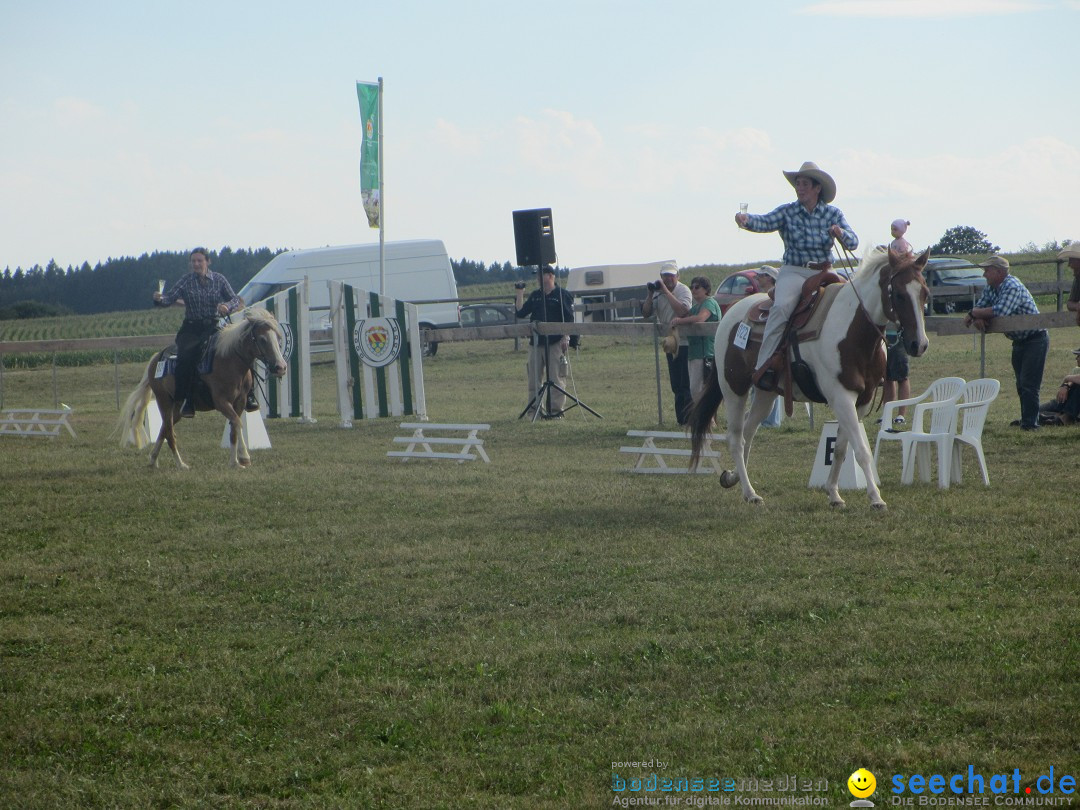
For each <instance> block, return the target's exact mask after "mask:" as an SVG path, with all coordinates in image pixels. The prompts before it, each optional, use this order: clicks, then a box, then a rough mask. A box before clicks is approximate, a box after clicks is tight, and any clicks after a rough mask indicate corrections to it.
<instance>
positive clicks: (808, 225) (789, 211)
mask: <svg viewBox="0 0 1080 810" xmlns="http://www.w3.org/2000/svg"><path fill="white" fill-rule="evenodd" d="M784 177H786V178H787V181H788V182H789V183H791V185H792V187H793V188H794V189H795V198H796V199H795V202H791V203H785V204H784V205H781V206H780V207H779V208H776V209H774V210H773V211H771V212H770V213H768V214H744V213H742V212H740V213H738V214H736V215H735V224H737V225H738V226H739V227H740V228H742V229H744V230H747V231H752V232H753V233H772V232H773V231H779V233H780V238H781V239H782V240H783V241H784V264H783V266H782V267H781V268H780V270H779V272H778V274H777V279H776V290H775V292H774V294H773V295H774V298H775V301H774V303H773V305H772V308H771V309H770V310H769V319H768V320H767V321H766V322H765V334H764V336H763V337H762V342H761V349H760V351H759V352H758V359H757V368H758V370H760V369H764V368H766V367H767V366H768V365H769V364H770V363H771V361H772V358H773V355H774V354H775V353H776V350H777V347H778V346H779V345H780V340H781V338H782V337H783V335H784V329H785V328H786V327H787V322H788V318H790V317H791V313H792V312H793V311H794V309H795V307H796V305H797V304H798V303H799V294H800V292H801V291H802V285H803V282H804V281H806V279H808V278H810V277H811V276H813V275H815V274H817V273H818V272H820V271H822V270H827V269H829V268H830V267H832V259H833V254H832V244H833V240H834V239H836V240H839V242H840V244H842V245H843V246H844V247H845V248H847V249H848V250H851V251H854V250H855V249H857V248H858V247H859V237H858V236H856V235H855V231H853V230H852V229H851V226H850V225H848V223H847V220H846V219H845V218H844V212H843V211H841V210H840V209H839V208H837V207H836V206H833V205H830V203H831V202H832V201H833V200H834V199H835V198H836V182H835V181H834V180H833V179H832V177H831V176H830V175H828V174H827V173H826V172H823V171H822V170H821V169H819V168H818V167H817V164H815V163H811V162H810V161H807V162H806V163H803V165H802V166H801V167H800V168H799V169H797V170H796V171H790V172H784ZM775 376H776V375H775V373H774V372H772V369H770V370H769V375H767V376H766V377H764V378H762V379H761V380H760V381H759V383H758V385H759V386H761V387H762V388H766V389H769V390H771V389H773V388H775V387H776V380H775ZM770 377H771V379H770Z"/></svg>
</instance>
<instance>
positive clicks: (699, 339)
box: [671, 276, 720, 399]
mask: <svg viewBox="0 0 1080 810" xmlns="http://www.w3.org/2000/svg"><path fill="white" fill-rule="evenodd" d="M690 295H691V296H692V297H693V302H694V303H693V306H691V307H690V312H689V313H687V314H686V315H681V316H676V317H675V318H674V319H673V320H672V321H671V324H672V326H684V325H686V326H689V325H690V324H695V323H710V322H713V321H718V320H720V305H719V304H718V303H716V299H715V298H713V297H712V282H711V281H709V280H708V279H707V278H705V277H704V276H698V277H697V278H695V279H693V280H692V281H691V282H690ZM714 343H715V340H714V336H713V335H690V336H689V337H688V338H687V354H686V362H687V367H688V370H689V373H690V395H691V396H692V397H694V398H695V399H696V398H697V395H698V394H699V393H700V392H701V389H702V388H704V387H705V381H706V380H707V379H708V377H707V376H706V375H707V374H708V373H709V372H711V371H712V369H713V362H714V357H713V345H714Z"/></svg>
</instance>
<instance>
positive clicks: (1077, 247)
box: [1058, 242, 1080, 259]
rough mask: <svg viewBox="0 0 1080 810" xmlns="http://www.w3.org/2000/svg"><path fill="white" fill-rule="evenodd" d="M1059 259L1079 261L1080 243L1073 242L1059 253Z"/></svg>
mask: <svg viewBox="0 0 1080 810" xmlns="http://www.w3.org/2000/svg"><path fill="white" fill-rule="evenodd" d="M1058 258H1059V259H1080V242H1073V243H1072V244H1071V245H1069V246H1068V247H1067V248H1065V249H1064V250H1063V251H1061V253H1059V254H1058Z"/></svg>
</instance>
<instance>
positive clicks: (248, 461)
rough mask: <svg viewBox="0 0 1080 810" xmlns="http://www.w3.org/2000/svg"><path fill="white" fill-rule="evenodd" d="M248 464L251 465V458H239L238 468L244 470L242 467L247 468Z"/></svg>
mask: <svg viewBox="0 0 1080 810" xmlns="http://www.w3.org/2000/svg"><path fill="white" fill-rule="evenodd" d="M250 466H251V459H250V458H242V459H240V469H242V470H244V469H247V468H248V467H250Z"/></svg>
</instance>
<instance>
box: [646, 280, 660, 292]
mask: <svg viewBox="0 0 1080 810" xmlns="http://www.w3.org/2000/svg"><path fill="white" fill-rule="evenodd" d="M661 283H662V282H659V281H650V282H649V283H648V284H646V285H645V286H646V287H647V288H648V290H649V292H659V290H660V284H661Z"/></svg>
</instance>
